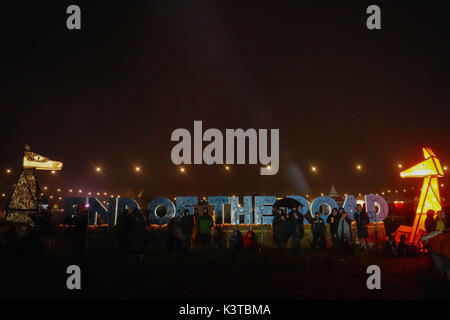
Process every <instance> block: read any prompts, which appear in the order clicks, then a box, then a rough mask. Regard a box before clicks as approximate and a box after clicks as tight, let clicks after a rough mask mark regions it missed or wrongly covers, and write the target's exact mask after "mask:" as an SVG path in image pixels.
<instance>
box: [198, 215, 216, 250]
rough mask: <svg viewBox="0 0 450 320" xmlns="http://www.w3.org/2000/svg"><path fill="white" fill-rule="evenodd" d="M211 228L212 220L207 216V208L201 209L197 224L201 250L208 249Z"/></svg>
mask: <svg viewBox="0 0 450 320" xmlns="http://www.w3.org/2000/svg"><path fill="white" fill-rule="evenodd" d="M212 227H213V220H212V218H211V216H210V215H209V214H208V207H204V208H203V215H202V216H201V217H200V219H199V222H198V229H199V237H200V242H201V245H202V249H203V250H204V249H207V248H209V246H210V244H211V228H212Z"/></svg>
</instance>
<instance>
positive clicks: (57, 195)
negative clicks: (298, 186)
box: [0, 163, 448, 204]
mask: <svg viewBox="0 0 450 320" xmlns="http://www.w3.org/2000/svg"><path fill="white" fill-rule="evenodd" d="M395 166H396V167H397V168H398V169H402V168H403V164H402V163H397V164H396V165H395ZM266 168H267V169H269V170H270V169H271V167H270V165H267V166H266ZM354 168H355V171H356V172H362V171H363V170H364V166H363V165H362V164H361V163H355V164H354ZM442 168H443V170H444V171H447V170H448V167H447V166H445V165H444V166H443V167H442ZM132 169H133V172H134V173H135V174H142V173H143V170H142V167H141V166H133V167H132ZM224 169H225V171H227V172H230V171H232V168H231V166H229V165H225V166H224ZM177 170H178V171H179V172H180V173H181V174H186V173H187V169H186V167H185V166H177ZM93 171H94V173H95V174H105V173H106V171H105V170H104V168H103V167H101V166H95V167H94V169H93ZM309 171H310V172H311V173H312V174H313V175H318V174H319V166H318V165H317V164H314V165H311V166H310V167H309ZM14 173H15V172H14V170H13V169H11V168H5V169H4V174H5V175H12V174H14ZM50 174H51V175H56V174H57V171H55V170H52V171H50ZM440 187H441V188H444V187H445V184H444V183H441V184H440ZM11 189H12V188H11ZM83 190H88V188H82V187H80V188H75V187H66V188H63V187H58V188H56V190H54V191H53V192H50V190H49V188H48V186H44V187H43V188H42V190H41V191H42V192H41V194H40V196H45V197H48V199H50V200H54V201H55V202H57V201H58V200H59V201H61V200H63V195H67V196H70V195H79V196H97V197H101V198H103V199H109V198H114V197H117V198H120V197H121V195H120V194H118V193H117V194H114V193H112V192H108V191H101V192H100V191H94V192H93V191H83ZM399 190H400V191H399ZM410 190H411V191H414V187H411V188H410ZM407 192H408V189H406V188H403V189H402V188H398V187H397V188H396V187H394V188H392V187H389V188H383V189H382V190H381V191H378V192H374V193H375V194H381V195H384V196H386V195H388V194H401V193H407ZM0 195H1V198H7V197H9V196H10V194H9V193H8V192H6V191H2V192H1V194H0ZM315 195H317V196H318V195H320V196H324V195H325V193H323V192H318V193H317V194H315V193H311V194H305V195H304V196H305V197H306V198H311V197H314V196H315ZM343 195H344V197H345V196H347V195H348V193H344V194H343ZM358 196H362V194H361V193H358ZM233 197H234V195H233ZM202 198H203V201H206V199H207V198H206V197H205V196H204V197H202ZM174 200H176V198H174ZM102 203H104V204H107V203H108V201H107V200H103V201H102Z"/></svg>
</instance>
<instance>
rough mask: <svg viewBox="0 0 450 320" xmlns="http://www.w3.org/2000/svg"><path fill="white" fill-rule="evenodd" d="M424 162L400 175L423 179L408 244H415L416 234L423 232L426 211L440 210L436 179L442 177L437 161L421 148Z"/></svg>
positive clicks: (431, 154) (434, 156)
mask: <svg viewBox="0 0 450 320" xmlns="http://www.w3.org/2000/svg"><path fill="white" fill-rule="evenodd" d="M422 149H423V155H424V157H425V160H424V161H422V162H420V163H418V164H416V165H415V166H412V167H411V168H409V169H406V170H405V171H402V172H401V173H400V176H401V177H402V178H424V180H423V185H422V191H421V193H420V199H419V204H418V205H417V210H416V217H415V218H414V224H413V226H412V229H411V234H410V236H409V243H417V241H418V240H419V239H418V237H417V233H418V231H419V230H420V229H422V230H425V219H426V213H427V211H428V210H433V211H434V212H437V211H439V210H441V209H442V206H441V198H440V196H439V185H438V178H439V177H443V176H444V172H443V171H442V167H441V163H440V162H439V159H438V158H436V155H435V154H434V152H433V151H432V150H431V149H430V148H422Z"/></svg>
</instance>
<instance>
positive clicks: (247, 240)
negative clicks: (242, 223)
mask: <svg viewBox="0 0 450 320" xmlns="http://www.w3.org/2000/svg"><path fill="white" fill-rule="evenodd" d="M242 244H243V247H244V248H245V249H247V250H256V239H255V234H254V233H253V231H251V230H249V231H247V233H246V234H245V236H244V237H243V238H242Z"/></svg>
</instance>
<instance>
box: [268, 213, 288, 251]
mask: <svg viewBox="0 0 450 320" xmlns="http://www.w3.org/2000/svg"><path fill="white" fill-rule="evenodd" d="M288 232H289V230H288V221H287V218H286V216H285V215H284V213H283V212H282V210H281V209H277V210H276V213H275V216H274V217H273V220H272V233H273V238H274V240H275V242H276V243H277V246H278V249H283V248H284V247H285V245H286V241H287V239H288V235H289V233H288Z"/></svg>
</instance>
